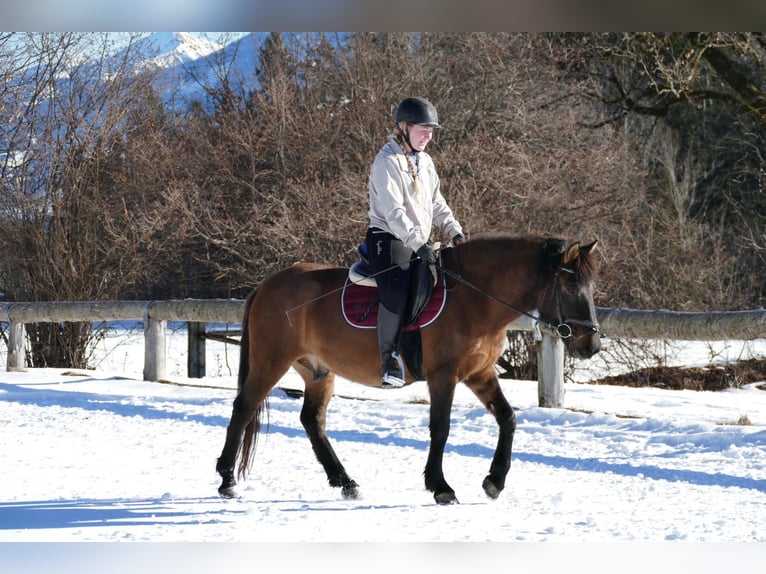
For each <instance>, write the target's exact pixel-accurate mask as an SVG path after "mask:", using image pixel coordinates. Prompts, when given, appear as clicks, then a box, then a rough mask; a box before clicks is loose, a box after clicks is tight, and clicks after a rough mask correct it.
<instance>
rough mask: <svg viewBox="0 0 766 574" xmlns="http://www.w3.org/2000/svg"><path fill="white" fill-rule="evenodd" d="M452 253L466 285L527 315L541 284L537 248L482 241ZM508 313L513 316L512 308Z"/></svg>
mask: <svg viewBox="0 0 766 574" xmlns="http://www.w3.org/2000/svg"><path fill="white" fill-rule="evenodd" d="M468 247H469V246H468V245H466V249H463V250H460V251H459V252H457V253H456V256H457V257H456V259H457V261H458V262H459V263H458V266H459V271H458V272H459V273H460V274H461V276H462V277H464V278H465V280H466V281H468V282H470V283H471V284H472V285H474V286H476V287H477V288H478V289H480V290H481V291H483V292H484V293H485V298H487V299H488V300H489V299H490V298H491V297H486V295H487V294H488V295H491V296H492V297H494V298H497V299H499V300H501V301H502V302H503V303H506V304H507V305H510V306H513V307H516V308H519V309H522V310H523V311H526V312H530V311H532V310H533V309H535V307H536V306H537V303H538V301H539V298H540V294H541V292H542V290H543V289H544V281H543V280H542V278H541V277H540V276H539V274H538V272H537V254H538V251H539V247H537V246H535V245H532V244H529V243H526V242H523V241H520V240H519V241H511V240H506V241H505V242H503V241H500V240H498V241H485V242H481V243H477V244H475V245H471V246H470V247H471V249H468ZM508 313H509V314H511V315H513V314H517V313H516V312H515V310H513V309H512V308H510V307H509V308H508Z"/></svg>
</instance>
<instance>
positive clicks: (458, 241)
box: [452, 233, 465, 245]
mask: <svg viewBox="0 0 766 574" xmlns="http://www.w3.org/2000/svg"><path fill="white" fill-rule="evenodd" d="M461 243H465V236H464V235H463V234H462V233H458V234H457V235H455V237H453V238H452V245H460V244H461Z"/></svg>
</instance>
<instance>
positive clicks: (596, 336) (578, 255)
mask: <svg viewBox="0 0 766 574" xmlns="http://www.w3.org/2000/svg"><path fill="white" fill-rule="evenodd" d="M596 243H597V242H596V241H594V242H593V243H590V244H588V245H584V246H583V245H580V243H579V242H576V243H572V244H571V245H569V246H568V247H567V246H566V245H565V243H563V242H561V241H560V240H549V241H548V242H547V243H546V245H545V246H544V248H543V250H542V257H543V259H544V262H543V265H544V266H545V267H546V268H547V269H548V270H549V271H552V275H551V277H552V278H551V283H550V285H549V286H548V287H547V288H546V290H545V295H544V296H543V301H542V304H541V305H540V307H539V312H540V318H541V319H542V320H543V321H544V322H545V323H547V324H548V325H549V327H550V326H552V329H553V330H554V331H555V333H556V334H557V335H558V336H559V337H561V338H562V339H563V341H564V344H565V345H566V348H567V351H568V352H569V354H570V355H571V356H572V357H574V358H576V359H589V358H590V357H592V356H593V355H595V354H596V353H598V352H599V351H600V350H601V338H600V331H599V326H598V320H597V318H596V307H595V304H594V303H593V281H594V276H595V273H596V271H597V268H598V265H597V261H596V258H595V256H594V253H593V252H594V249H595V247H596Z"/></svg>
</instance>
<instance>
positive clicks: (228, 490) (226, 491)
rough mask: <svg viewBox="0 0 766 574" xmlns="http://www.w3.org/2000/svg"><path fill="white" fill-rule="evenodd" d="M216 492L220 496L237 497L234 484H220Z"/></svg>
mask: <svg viewBox="0 0 766 574" xmlns="http://www.w3.org/2000/svg"><path fill="white" fill-rule="evenodd" d="M218 494H219V495H220V496H221V498H239V494H237V489H236V488H234V486H226V487H224V486H222V487H220V488H219V489H218Z"/></svg>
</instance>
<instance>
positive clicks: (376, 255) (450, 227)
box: [365, 97, 464, 388]
mask: <svg viewBox="0 0 766 574" xmlns="http://www.w3.org/2000/svg"><path fill="white" fill-rule="evenodd" d="M395 124H396V125H395V126H394V130H393V134H392V135H390V136H389V137H388V141H387V142H386V144H385V145H384V146H383V147H382V148H381V149H380V151H379V152H378V154H377V156H376V157H375V160H374V162H373V164H372V168H371V170H370V178H369V193H370V209H369V218H370V225H369V228H368V230H367V236H366V239H365V242H366V244H367V255H368V258H369V260H370V265H371V267H372V268H373V270H374V271H375V272H376V273H379V274H378V275H377V276H376V280H377V284H378V295H379V300H380V304H379V308H378V324H377V335H378V349H379V351H380V361H381V385H382V386H383V387H386V388H395V387H401V386H403V385H404V383H405V381H404V364H403V362H402V359H401V357H400V356H399V353H398V350H397V349H398V344H399V333H400V330H401V327H402V319H403V315H404V311H405V307H406V305H407V299H408V297H409V289H410V273H411V270H412V266H411V265H410V263H411V262H412V261H413V260H414V259H415V256H416V255H417V257H418V258H420V259H421V260H422V261H423V262H425V263H429V264H433V263H435V262H436V254H435V252H434V250H433V248H432V247H431V245H430V244H429V237H430V235H431V230H432V228H433V227H436V228H438V230H439V231H440V232H441V235H442V236H443V238H444V239H449V240H451V241H452V243H453V244H457V243H460V242H461V241H463V240H464V236H463V229H462V227H461V225H460V223H459V222H458V221H457V219H455V216H454V215H453V213H452V210H451V209H450V207H449V206H448V205H447V202H446V200H445V199H444V196H443V195H442V193H441V189H440V182H439V176H438V175H437V173H436V167H435V166H434V163H433V161H432V159H431V156H429V155H428V154H427V153H426V152H425V149H426V146H427V145H428V142H430V141H431V138H432V137H433V133H434V130H435V129H439V128H441V126H440V125H439V118H438V116H437V113H436V108H434V106H433V105H432V104H431V102H429V101H428V100H426V99H424V98H420V97H411V98H406V99H405V100H403V101H402V102H401V103H400V104H399V106H398V107H397V109H396V116H395ZM392 266H393V268H392V269H390V270H389V271H385V270H386V269H388V268H391V267H392Z"/></svg>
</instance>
